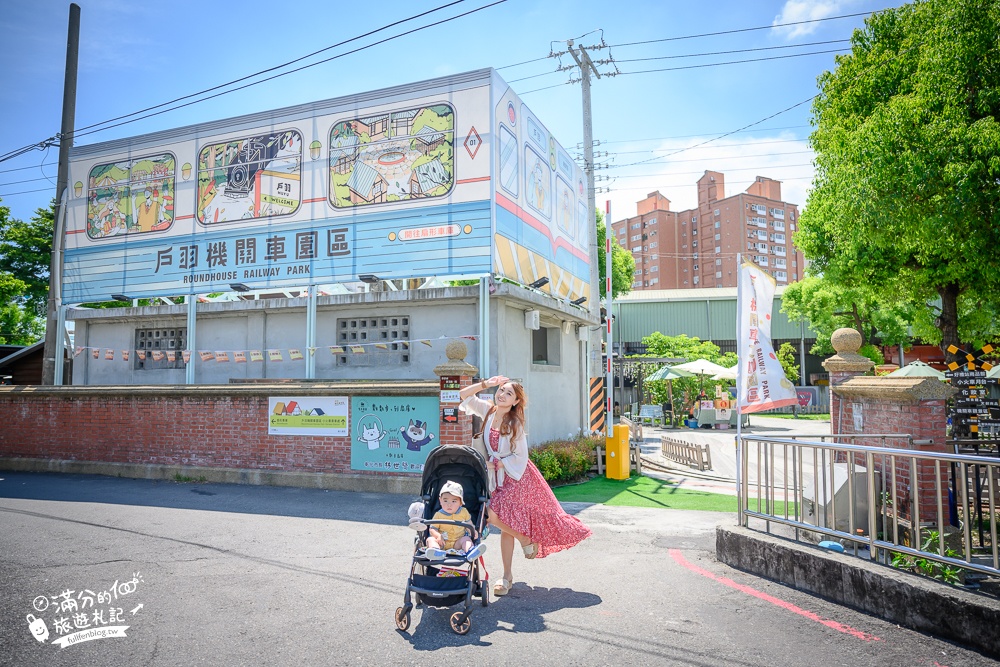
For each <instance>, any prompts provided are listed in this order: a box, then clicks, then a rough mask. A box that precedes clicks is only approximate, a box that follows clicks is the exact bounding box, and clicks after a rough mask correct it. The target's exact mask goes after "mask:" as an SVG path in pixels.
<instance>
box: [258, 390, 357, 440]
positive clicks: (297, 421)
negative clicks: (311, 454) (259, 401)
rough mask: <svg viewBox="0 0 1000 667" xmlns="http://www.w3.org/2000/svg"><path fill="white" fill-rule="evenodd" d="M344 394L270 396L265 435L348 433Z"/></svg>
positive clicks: (330, 434)
mask: <svg viewBox="0 0 1000 667" xmlns="http://www.w3.org/2000/svg"><path fill="white" fill-rule="evenodd" d="M349 432H350V431H349V429H348V427H347V397H346V396H332V397H327V396H270V397H268V399H267V433H268V435H316V436H339V437H344V436H346V435H348V434H349Z"/></svg>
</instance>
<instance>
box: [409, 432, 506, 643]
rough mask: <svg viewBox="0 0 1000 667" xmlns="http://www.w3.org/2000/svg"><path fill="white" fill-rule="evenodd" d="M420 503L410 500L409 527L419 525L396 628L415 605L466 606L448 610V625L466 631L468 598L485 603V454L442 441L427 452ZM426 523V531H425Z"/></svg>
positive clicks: (469, 602) (469, 606) (470, 604)
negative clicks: (483, 556)
mask: <svg viewBox="0 0 1000 667" xmlns="http://www.w3.org/2000/svg"><path fill="white" fill-rule="evenodd" d="M420 495H421V499H422V501H423V503H422V507H421V506H420V505H419V504H417V503H414V505H413V506H411V512H412V513H417V512H419V514H418V516H417V517H416V518H414V517H412V516H411V518H413V519H414V520H411V522H410V526H411V527H413V528H415V529H417V531H418V532H417V537H416V540H415V541H414V547H413V556H412V561H411V565H410V576H409V578H408V579H407V582H406V591H405V592H404V596H403V606H402V607H399V608H398V609H397V610H396V627H397V628H399V629H400V630H402V631H404V632H405V631H406V630H407V629H408V628H409V626H410V611H411V610H412V609H413V607H414V603H413V600H412V597H411V596H412V595H416V604H417V605H421V604H423V605H426V606H433V607H453V606H455V605H458V604H462V603H464V610H463V611H458V612H455V613H454V614H452V615H451V619H450V621H451V628H452V630H454V631H455V632H456V633H458V634H461V635H464V634H465V633H467V632H468V631H469V628H471V627H472V620H471V619H470V618H469V617H470V615H471V614H472V598H474V597H478V598H481V600H482V605H483V606H484V607H485V606H486V605H488V604H489V582H488V581H487V577H488V574H487V573H486V567H485V564H484V562H483V558H482V554H483V552H484V551H485V550H486V545H485V544H483V543H482V539H483V538H484V537H485V534H484V533H485V532H486V531H485V530H484V529H485V528H486V507H487V501H488V500H489V476H488V473H487V471H486V461H485V459H484V458H483V456H482V455H481V454H480V453H479V452H477V451H476V450H474V449H472V448H471V447H464V446H452V445H441V446H439V447H437V448H436V449H434V450H433V451H431V453H430V454H428V455H427V461H426V462H425V463H424V473H423V479H422V481H421V485H420ZM425 528H426V530H425Z"/></svg>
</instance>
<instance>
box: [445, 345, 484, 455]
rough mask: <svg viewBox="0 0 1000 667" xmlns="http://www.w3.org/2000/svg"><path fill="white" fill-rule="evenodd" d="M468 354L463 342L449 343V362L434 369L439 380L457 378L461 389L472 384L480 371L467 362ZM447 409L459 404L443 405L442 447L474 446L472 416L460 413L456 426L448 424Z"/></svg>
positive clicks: (446, 351) (447, 351)
mask: <svg viewBox="0 0 1000 667" xmlns="http://www.w3.org/2000/svg"><path fill="white" fill-rule="evenodd" d="M468 352H469V350H468V348H467V347H466V346H465V343H463V342H462V341H460V340H453V341H451V342H450V343H448V345H447V347H445V354H446V355H447V356H448V361H447V362H446V363H443V364H441V365H440V366H436V367H435V368H434V374H435V375H437V376H438V377H439V378H440V377H457V378H459V380H460V386H461V388H462V389H465V388H466V387H468V386H469V385H470V384H472V380H473V378H475V377H476V375H477V374H478V373H479V369H477V368H476V367H475V366H473V365H472V364H470V363H468V362H466V361H465V355H466V354H468ZM445 408H456V409H457V408H458V403H442V404H441V410H442V413H441V415H439V417H438V418H439V419H440V424H439V425H438V428H439V429H440V434H441V439H440V441H439V442H440V443H441V444H442V445H470V444H472V416H471V415H467V414H465V413H464V412H461V411H459V412H458V422H457V423H454V424H446V423H445V421H444V409H445Z"/></svg>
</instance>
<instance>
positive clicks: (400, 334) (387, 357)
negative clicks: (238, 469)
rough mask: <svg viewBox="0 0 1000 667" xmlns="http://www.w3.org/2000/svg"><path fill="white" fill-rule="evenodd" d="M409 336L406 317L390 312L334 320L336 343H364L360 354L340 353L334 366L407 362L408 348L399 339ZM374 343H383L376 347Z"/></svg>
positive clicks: (345, 344) (383, 364)
mask: <svg viewBox="0 0 1000 667" xmlns="http://www.w3.org/2000/svg"><path fill="white" fill-rule="evenodd" d="M409 338H410V318H409V317H408V316H405V315H392V316H382V317H378V318H375V317H372V318H364V319H358V318H353V317H345V318H340V319H338V320H337V345H339V346H341V347H342V348H345V349H346V348H347V347H348V346H350V345H364V348H363V349H364V351H365V353H364V354H353V353H348V354H340V355H338V356H337V365H338V366H385V365H399V364H408V363H410V350H409V348H408V347H407V346H406V345H404V344H403V343H402V342H401V341H406V340H409ZM375 343H379V344H381V345H384V346H385V347H384V348H383V347H376V345H375Z"/></svg>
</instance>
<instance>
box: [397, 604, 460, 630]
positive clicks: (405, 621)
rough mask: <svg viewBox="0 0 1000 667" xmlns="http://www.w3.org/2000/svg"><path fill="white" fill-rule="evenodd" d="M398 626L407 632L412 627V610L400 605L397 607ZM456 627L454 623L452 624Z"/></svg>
mask: <svg viewBox="0 0 1000 667" xmlns="http://www.w3.org/2000/svg"><path fill="white" fill-rule="evenodd" d="M396 627H397V628H399V629H400V630H402V631H403V632H406V631H407V629H409V627H410V612H409V610H407V609H403V608H402V607H399V608H398V609H396ZM452 627H454V624H453V625H452Z"/></svg>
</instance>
